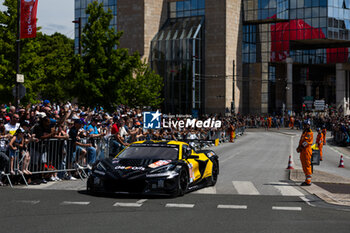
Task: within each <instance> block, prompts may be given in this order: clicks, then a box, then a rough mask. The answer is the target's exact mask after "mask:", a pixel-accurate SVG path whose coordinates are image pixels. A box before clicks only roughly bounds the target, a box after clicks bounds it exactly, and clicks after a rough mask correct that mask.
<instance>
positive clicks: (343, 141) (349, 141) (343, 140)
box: [333, 131, 350, 146]
mask: <svg viewBox="0 0 350 233" xmlns="http://www.w3.org/2000/svg"><path fill="white" fill-rule="evenodd" d="M333 141H334V143H336V144H337V145H341V146H348V145H350V138H349V135H348V134H347V133H344V132H342V131H334V132H333Z"/></svg>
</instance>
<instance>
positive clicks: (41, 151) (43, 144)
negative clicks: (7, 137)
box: [4, 138, 109, 187]
mask: <svg viewBox="0 0 350 233" xmlns="http://www.w3.org/2000/svg"><path fill="white" fill-rule="evenodd" d="M81 142H83V143H91V144H93V145H94V146H93V147H94V149H91V148H82V149H77V150H76V151H74V145H73V141H72V140H71V139H47V140H40V141H39V142H30V143H29V144H28V145H27V147H26V148H25V149H18V150H16V151H15V152H14V153H15V156H14V160H13V172H14V174H11V170H10V168H11V158H10V156H9V148H8V150H7V153H6V154H7V156H8V157H9V165H8V168H7V169H6V171H5V174H4V175H5V176H6V177H7V180H8V182H9V184H10V186H11V187H12V182H11V177H12V176H13V175H20V176H21V177H22V179H23V180H24V182H25V184H26V185H28V183H27V180H26V175H27V174H25V173H26V171H25V167H24V165H25V163H26V160H27V161H28V171H29V172H30V173H31V174H32V175H35V174H55V173H59V172H62V173H66V172H77V174H78V175H79V177H80V178H81V179H83V176H87V174H86V172H85V170H87V169H88V167H87V163H88V161H94V160H96V159H100V158H104V157H105V155H108V154H109V146H108V145H107V142H108V139H106V138H87V139H82V140H81ZM5 143H6V144H7V145H8V141H6V142H5ZM83 150H85V156H84V158H83V161H79V162H80V166H76V165H75V162H76V161H77V159H79V156H80V155H81V153H83ZM90 151H96V153H93V152H91V153H90ZM28 155H29V157H28ZM89 156H90V158H89Z"/></svg>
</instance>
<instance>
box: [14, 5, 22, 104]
mask: <svg viewBox="0 0 350 233" xmlns="http://www.w3.org/2000/svg"><path fill="white" fill-rule="evenodd" d="M20 17H21V0H18V1H17V38H16V45H17V65H16V86H15V88H16V91H15V106H16V108H17V107H18V105H19V84H18V82H17V74H19V73H20V68H19V65H20V57H21V43H20V42H21V34H20V30H21V20H20Z"/></svg>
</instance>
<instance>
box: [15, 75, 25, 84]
mask: <svg viewBox="0 0 350 233" xmlns="http://www.w3.org/2000/svg"><path fill="white" fill-rule="evenodd" d="M16 81H17V82H18V83H24V75H23V74H17V76H16Z"/></svg>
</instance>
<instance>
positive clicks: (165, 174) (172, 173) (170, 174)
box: [146, 171, 179, 179]
mask: <svg viewBox="0 0 350 233" xmlns="http://www.w3.org/2000/svg"><path fill="white" fill-rule="evenodd" d="M178 175H179V173H177V172H176V171H166V172H163V173H154V174H147V175H146V177H147V178H156V177H166V178H167V179H171V178H174V177H175V176H178Z"/></svg>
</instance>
